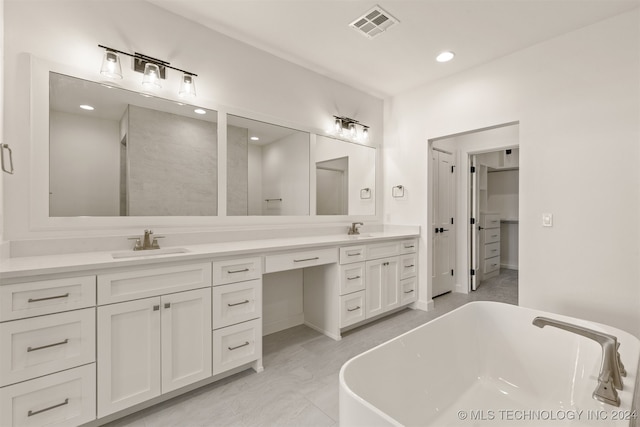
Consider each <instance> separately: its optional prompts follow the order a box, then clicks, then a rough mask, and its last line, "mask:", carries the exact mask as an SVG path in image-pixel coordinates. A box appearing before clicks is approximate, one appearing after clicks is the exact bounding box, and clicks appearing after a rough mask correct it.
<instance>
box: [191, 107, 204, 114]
mask: <svg viewBox="0 0 640 427" xmlns="http://www.w3.org/2000/svg"><path fill="white" fill-rule="evenodd" d="M193 112H194V113H196V114H207V112H206V111H205V110H203V109H202V108H196V109H195V110H193Z"/></svg>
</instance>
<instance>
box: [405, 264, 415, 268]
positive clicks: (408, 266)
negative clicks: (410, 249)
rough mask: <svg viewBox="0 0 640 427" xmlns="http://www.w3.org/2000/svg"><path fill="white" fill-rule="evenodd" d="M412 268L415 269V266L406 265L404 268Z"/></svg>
mask: <svg viewBox="0 0 640 427" xmlns="http://www.w3.org/2000/svg"><path fill="white" fill-rule="evenodd" d="M411 267H415V264H410V265H405V266H404V268H411Z"/></svg>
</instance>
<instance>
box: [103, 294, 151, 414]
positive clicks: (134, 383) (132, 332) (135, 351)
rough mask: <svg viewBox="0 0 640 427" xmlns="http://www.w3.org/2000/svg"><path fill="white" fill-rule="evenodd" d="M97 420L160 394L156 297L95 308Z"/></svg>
mask: <svg viewBox="0 0 640 427" xmlns="http://www.w3.org/2000/svg"><path fill="white" fill-rule="evenodd" d="M97 342H98V358H97V362H98V363H97V369H98V417H104V416H105V415H109V414H111V413H113V412H117V411H120V410H122V409H125V408H128V407H129V406H132V405H135V404H137V403H140V402H144V401H145V400H148V399H151V398H153V397H155V396H159V395H160V297H154V298H146V299H142V300H136V301H129V302H123V303H119V304H112V305H107V306H103V307H98V336H97Z"/></svg>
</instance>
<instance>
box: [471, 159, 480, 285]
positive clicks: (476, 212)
mask: <svg viewBox="0 0 640 427" xmlns="http://www.w3.org/2000/svg"><path fill="white" fill-rule="evenodd" d="M469 163H470V165H471V168H470V171H469V172H470V173H469V182H470V183H469V189H470V193H471V206H470V207H471V212H470V218H471V220H470V221H469V222H470V224H471V229H470V231H469V233H470V239H469V242H470V243H471V254H470V257H471V259H470V262H469V265H470V266H471V272H470V273H471V275H470V279H469V283H470V284H471V290H472V291H475V290H476V289H478V282H479V280H478V279H479V277H480V265H479V264H480V263H479V258H480V229H479V224H478V221H479V220H480V206H479V203H480V202H479V196H480V195H479V194H478V189H479V181H478V180H479V178H478V176H479V175H480V173H479V171H478V170H476V168H477V167H478V165H477V164H478V162H477V159H476V156H475V155H472V156H469Z"/></svg>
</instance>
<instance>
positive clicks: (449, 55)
mask: <svg viewBox="0 0 640 427" xmlns="http://www.w3.org/2000/svg"><path fill="white" fill-rule="evenodd" d="M454 56H456V54H455V53H453V52H450V51H445V52H442V53H440V55H438V56H437V57H436V61H438V62H448V61H451V60H452V59H453V57H454Z"/></svg>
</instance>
